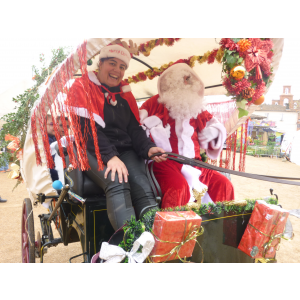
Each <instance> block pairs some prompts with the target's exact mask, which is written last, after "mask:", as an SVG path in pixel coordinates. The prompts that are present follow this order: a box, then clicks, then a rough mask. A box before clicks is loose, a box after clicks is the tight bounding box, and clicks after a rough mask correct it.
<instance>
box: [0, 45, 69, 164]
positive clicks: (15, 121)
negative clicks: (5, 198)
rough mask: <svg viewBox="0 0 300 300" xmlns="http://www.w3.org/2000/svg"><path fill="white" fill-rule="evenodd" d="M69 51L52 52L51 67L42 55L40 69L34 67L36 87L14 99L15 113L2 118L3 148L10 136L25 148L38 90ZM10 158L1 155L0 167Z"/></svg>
mask: <svg viewBox="0 0 300 300" xmlns="http://www.w3.org/2000/svg"><path fill="white" fill-rule="evenodd" d="M67 49H68V48H67V47H60V48H58V49H55V50H52V58H51V61H50V64H49V66H46V65H45V56H44V54H41V55H40V62H41V67H40V69H38V68H37V67H36V66H33V67H32V70H33V72H34V77H33V80H35V84H34V86H33V87H32V88H31V89H28V90H26V91H25V92H24V93H23V94H20V95H18V96H17V97H16V98H13V99H12V101H13V102H15V103H16V107H15V109H14V112H12V113H9V114H6V115H4V116H3V117H2V118H1V120H3V121H5V122H6V123H5V124H4V125H3V126H2V129H3V130H1V131H0V145H1V147H6V146H7V145H8V144H9V143H10V141H5V136H6V135H7V134H10V135H12V136H16V137H18V138H19V139H20V148H23V145H24V142H25V138H26V133H27V129H28V124H29V120H30V112H31V109H32V107H33V105H34V103H35V101H36V100H37V99H39V97H40V96H41V95H39V94H38V88H39V87H40V86H41V84H42V83H43V82H45V80H46V79H47V77H48V76H49V75H50V74H51V73H52V72H53V71H54V70H55V68H56V67H57V66H58V65H59V64H60V63H62V62H63V61H64V60H65V58H66V57H67V56H68V54H69V53H68V52H69V51H68V50H67ZM10 157H11V154H10V153H9V152H4V153H2V154H0V167H2V166H4V165H5V160H6V161H8V160H9V158H10ZM13 160H16V153H14V154H13ZM15 163H17V164H19V161H16V162H15Z"/></svg>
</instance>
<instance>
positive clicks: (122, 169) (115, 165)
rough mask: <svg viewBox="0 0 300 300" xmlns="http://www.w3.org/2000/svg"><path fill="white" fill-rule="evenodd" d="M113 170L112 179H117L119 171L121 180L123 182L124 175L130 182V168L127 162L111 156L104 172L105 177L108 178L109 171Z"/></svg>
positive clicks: (126, 180) (125, 179)
mask: <svg viewBox="0 0 300 300" xmlns="http://www.w3.org/2000/svg"><path fill="white" fill-rule="evenodd" d="M110 171H111V181H115V177H116V172H118V177H119V182H120V183H122V182H123V176H124V181H125V182H128V175H129V173H128V170H127V168H126V166H125V164H124V163H123V162H122V161H121V160H120V159H119V158H118V157H117V156H114V157H113V158H111V159H110V160H109V161H108V163H107V169H106V171H105V174H104V178H105V179H106V178H107V175H108V173H109V172H110Z"/></svg>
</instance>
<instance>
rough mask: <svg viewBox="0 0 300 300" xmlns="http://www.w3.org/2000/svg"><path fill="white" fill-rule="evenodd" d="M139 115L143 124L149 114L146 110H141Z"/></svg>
mask: <svg viewBox="0 0 300 300" xmlns="http://www.w3.org/2000/svg"><path fill="white" fill-rule="evenodd" d="M139 115H140V121H141V123H143V121H144V119H146V118H147V117H148V112H147V110H146V109H140V110H139Z"/></svg>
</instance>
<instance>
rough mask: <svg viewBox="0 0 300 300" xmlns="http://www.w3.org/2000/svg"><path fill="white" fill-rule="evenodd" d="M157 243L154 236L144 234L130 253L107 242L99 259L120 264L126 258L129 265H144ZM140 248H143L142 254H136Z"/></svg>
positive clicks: (104, 243) (103, 245)
mask: <svg viewBox="0 0 300 300" xmlns="http://www.w3.org/2000/svg"><path fill="white" fill-rule="evenodd" d="M154 244H155V241H154V238H153V235H152V234H151V233H150V232H147V231H145V232H143V233H142V235H141V236H140V237H139V238H138V239H137V240H136V241H135V242H134V243H133V247H132V249H131V251H130V252H126V251H124V250H123V249H122V248H121V247H119V246H114V245H110V244H108V243H106V242H103V243H102V246H101V250H100V254H99V257H100V258H101V259H104V260H106V262H105V263H119V262H121V261H122V260H123V259H124V258H125V257H126V256H127V257H128V263H142V262H143V261H144V260H145V259H146V258H147V256H148V255H149V254H150V253H151V251H152V249H153V247H154ZM140 246H143V248H142V253H136V252H137V251H138V249H139V248H140Z"/></svg>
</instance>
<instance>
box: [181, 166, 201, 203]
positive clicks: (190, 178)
mask: <svg viewBox="0 0 300 300" xmlns="http://www.w3.org/2000/svg"><path fill="white" fill-rule="evenodd" d="M181 174H182V175H183V176H184V178H185V179H186V181H187V183H188V185H189V187H190V200H189V202H194V201H195V198H194V195H193V189H195V190H197V191H198V192H200V193H201V192H202V191H203V190H204V189H205V190H207V186H206V185H205V184H203V183H202V182H201V181H200V180H199V177H200V175H201V171H200V170H198V169H196V168H193V167H192V166H187V165H183V166H182V168H181Z"/></svg>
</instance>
